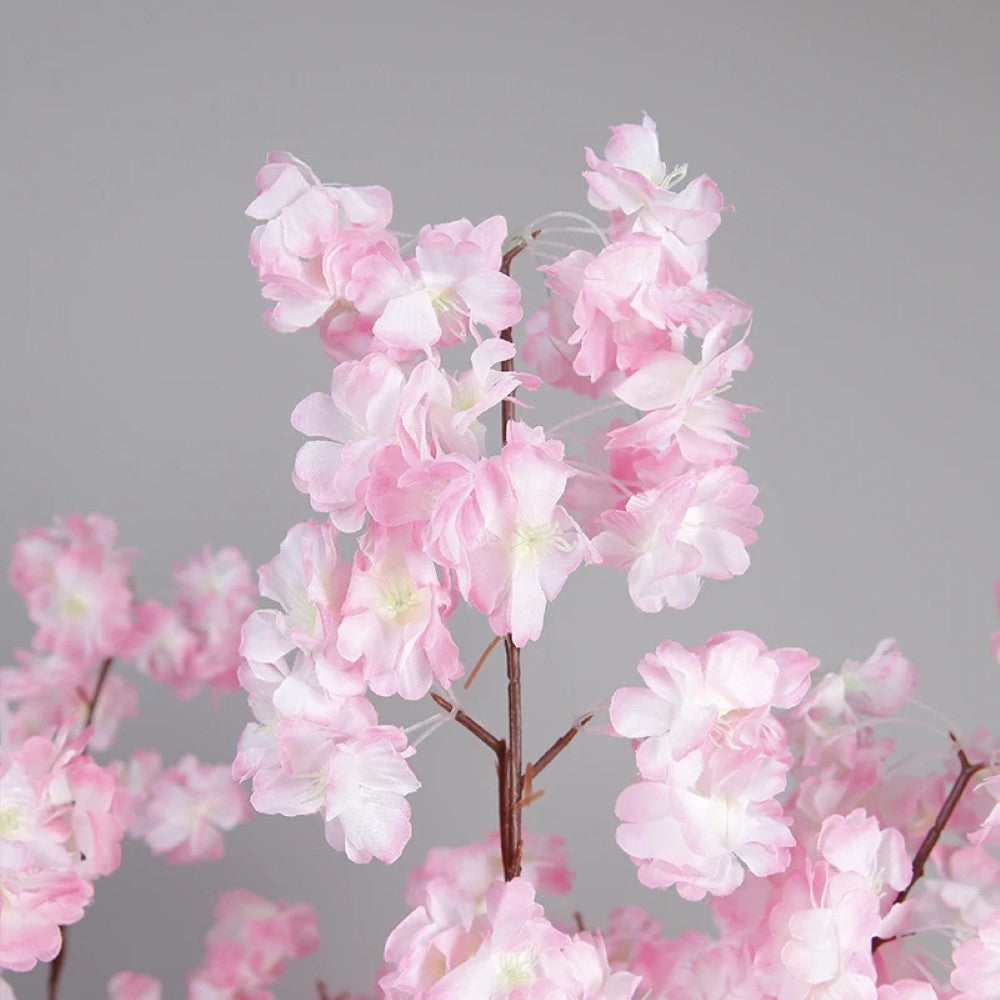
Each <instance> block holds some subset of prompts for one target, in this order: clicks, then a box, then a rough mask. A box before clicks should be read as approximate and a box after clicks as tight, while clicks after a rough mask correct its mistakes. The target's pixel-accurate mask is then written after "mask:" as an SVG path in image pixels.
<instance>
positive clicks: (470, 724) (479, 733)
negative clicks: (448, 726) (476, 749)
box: [431, 692, 503, 755]
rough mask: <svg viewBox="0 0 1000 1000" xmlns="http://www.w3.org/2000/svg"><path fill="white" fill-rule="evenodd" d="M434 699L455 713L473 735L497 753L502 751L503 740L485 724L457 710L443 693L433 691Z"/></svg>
mask: <svg viewBox="0 0 1000 1000" xmlns="http://www.w3.org/2000/svg"><path fill="white" fill-rule="evenodd" d="M431 698H432V700H433V701H434V702H435V703H436V704H437V705H440V706H441V708H443V709H444V710H445V711H446V712H448V713H450V714H453V715H454V716H455V721H456V722H457V723H458V724H459V725H460V726H463V727H464V728H466V729H468V730H469V732H470V733H472V735H473V736H475V737H476V738H477V739H480V740H482V741H483V743H485V744H486V745H487V746H488V747H489V748H490V749H491V750H492V751H493V752H494V753H495V754H498V755H499V753H500V748H501V746H502V744H503V740H498V739H497V738H496V737H495V736H494V735H493V734H492V733H491V732H490V731H489V730H488V729H487V728H486V727H485V726H481V725H480V724H479V723H478V722H476V720H475V719H473V718H472V716H471V715H468V714H467V713H465V712H463V711H462V710H461V709H459V710H458V711H457V712H456V711H455V706H454V705H453V704H452V703H451V702H450V701H448V699H447V698H442V697H441V695H439V694H436V693H434V692H432V693H431Z"/></svg>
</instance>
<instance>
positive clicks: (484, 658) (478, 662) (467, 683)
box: [464, 635, 503, 691]
mask: <svg viewBox="0 0 1000 1000" xmlns="http://www.w3.org/2000/svg"><path fill="white" fill-rule="evenodd" d="M502 638H503V636H502V635H495V636H493V639H492V641H491V642H490V644H489V645H488V646H487V647H486V648H485V649H484V650H483V652H482V655H481V656H480V657H479V659H478V660H476V665H475V666H474V667H473V668H472V670H470V671H469V676H468V677H466V678H465V685H464V687H465V690H466V691H468V690H469V688H470V687H472V682H473V681H474V680H475V679H476V674H478V673H479V671H480V670H482V669H483V664H484V663H485V662H486V661H487V659H489V655H490V653H492V652H493V650H494V649H496V648H497V645H498V644H499V642H500V640H501V639H502Z"/></svg>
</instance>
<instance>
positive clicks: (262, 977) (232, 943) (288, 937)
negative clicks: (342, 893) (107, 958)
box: [108, 889, 319, 1000]
mask: <svg viewBox="0 0 1000 1000" xmlns="http://www.w3.org/2000/svg"><path fill="white" fill-rule="evenodd" d="M318 945H319V935H318V932H317V928H316V914H315V912H314V911H313V909H312V907H310V906H306V905H305V904H304V903H283V902H273V901H271V900H269V899H263V898H262V897H260V896H257V895H255V894H254V893H252V892H247V891H246V890H244V889H235V890H232V891H230V892H226V893H223V894H222V896H220V897H219V900H218V902H217V903H216V905H215V923H214V925H213V926H212V928H211V929H210V930H209V932H208V934H206V935H205V959H204V961H203V963H202V964H201V966H200V967H199V968H198V969H196V970H195V971H194V972H192V973H191V975H190V976H188V993H187V995H188V998H189V1000H249V998H251V997H252V998H253V1000H274V994H273V993H272V992H271V991H270V990H269V989H267V988H266V987H268V986H270V985H271V984H272V983H273V982H274V981H275V980H277V979H278V978H280V976H281V975H282V973H283V972H284V970H285V966H286V965H287V964H288V961H289V959H294V958H301V957H302V956H303V955H308V954H309V953H310V952H311V951H315V950H316V948H317V946H318ZM161 996H162V986H161V984H160V983H159V981H158V980H156V979H153V978H152V977H151V976H146V975H142V974H140V973H136V972H119V973H118V974H117V975H115V976H113V977H112V979H111V981H110V982H109V983H108V1000H160V998H161Z"/></svg>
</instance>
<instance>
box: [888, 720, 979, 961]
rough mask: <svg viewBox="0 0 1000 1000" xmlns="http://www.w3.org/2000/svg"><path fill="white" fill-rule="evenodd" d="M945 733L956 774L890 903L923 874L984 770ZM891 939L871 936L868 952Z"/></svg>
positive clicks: (899, 899)
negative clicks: (952, 751) (952, 750)
mask: <svg viewBox="0 0 1000 1000" xmlns="http://www.w3.org/2000/svg"><path fill="white" fill-rule="evenodd" d="M948 735H949V736H951V739H952V741H953V742H954V743H955V745H956V747H958V763H959V765H960V767H961V769H960V770H959V772H958V777H957V778H955V781H954V783H953V784H952V786H951V790H950V791H949V792H948V794H947V796H946V797H945V800H944V802H943V803H942V804H941V808H940V809H939V810H938V814H937V816H936V817H935V818H934V822H933V823H932V824H931V828H930V829H929V830H928V831H927V833H926V834H925V836H924V839H923V840H922V841H921V843H920V847H918V848H917V853H916V854H915V855H914V856H913V874H912V875H911V876H910V881H909V882H908V883H907V885H906V888H904V889H900V890H899V892H898V893H897V894H896V898H895V899H894V900H893V905H896V904H897V903H902V902H903V901H904V900H905V899H906V897H907V896H908V895H909V894H910V890H911V889H912V888H913V887H914V885H916V883H917V880H918V879H920V878H921V877H922V876H923V874H924V867H925V866H926V864H927V860H928V858H930V856H931V854H932V853H933V851H934V848H935V847H937V842H938V841H939V840H940V839H941V835H942V834H943V833H944V831H945V829H946V827H947V826H948V823H949V821H950V820H951V817H952V813H954V812H955V809H956V808H958V803H959V802H960V801H961V798H962V795H963V794H964V793H965V789H966V788H967V787H968V786H969V782H970V781H971V780H972V779H973V778H974V777H975V776H976V775H977V774H978V773H979V772H980V771H983V770H985V769H986V768H987V766H988V764H987V762H986V761H980V762H979V763H976V764H973V763H971V762H970V760H969V758H968V755H967V754H966V752H965V750H963V749H962V747H961V746H958V740H957V739H956V738H955V734H954V733H949V734H948ZM894 940H895V938H878V937H877V938H873V939H872V952H876V951H878V949H879V948H881V947H882V945H884V944H886V943H887V942H889V941H894Z"/></svg>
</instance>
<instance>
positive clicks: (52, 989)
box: [46, 656, 114, 1000]
mask: <svg viewBox="0 0 1000 1000" xmlns="http://www.w3.org/2000/svg"><path fill="white" fill-rule="evenodd" d="M113 662H114V661H113V659H112V658H111V657H110V656H109V657H108V658H107V659H105V660H102V661H101V666H100V667H99V668H98V671H97V683H96V684H95V685H94V693H93V694H92V695H90V697H89V699H87V709H86V711H85V712H84V713H83V728H84V729H86V728H87V726H89V725H90V724H91V723H92V722H93V721H94V715H95V714H96V712H97V703H98V701H99V700H100V698H101V692H102V691H103V690H104V683H105V681H107V679H108V674H109V673H110V672H111V664H112V663H113ZM83 697H86V695H83ZM61 933H62V943H61V944H60V946H59V952H58V954H57V955H56V957H55V958H53V959H52V961H51V962H50V963H49V978H48V990H47V994H46V995H47V996H48V1000H59V979H60V977H61V976H62V971H63V964H64V963H65V961H66V950H67V949H68V948H69V928H68V927H63V928H62V931H61Z"/></svg>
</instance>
